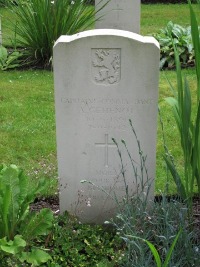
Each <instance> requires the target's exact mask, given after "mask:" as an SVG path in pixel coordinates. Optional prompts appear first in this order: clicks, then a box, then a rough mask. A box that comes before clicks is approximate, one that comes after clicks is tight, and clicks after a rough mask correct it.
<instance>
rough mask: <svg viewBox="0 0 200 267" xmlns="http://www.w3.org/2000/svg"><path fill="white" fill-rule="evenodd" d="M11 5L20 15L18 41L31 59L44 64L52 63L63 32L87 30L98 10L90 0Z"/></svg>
mask: <svg viewBox="0 0 200 267" xmlns="http://www.w3.org/2000/svg"><path fill="white" fill-rule="evenodd" d="M9 6H10V8H11V10H12V11H13V12H14V13H15V14H16V17H17V24H16V25H14V27H15V32H16V35H17V42H18V45H20V46H22V47H25V48H26V53H27V57H28V58H29V61H30V62H32V63H34V64H40V65H42V66H43V67H44V66H50V65H51V61H52V51H53V45H54V43H55V41H56V40H57V39H58V38H59V37H60V36H61V35H65V34H68V35H71V34H75V33H77V32H80V31H84V30H86V29H88V28H90V27H91V26H92V25H93V23H94V21H95V13H96V11H95V10H94V8H92V7H90V6H88V5H87V0H76V1H71V0H55V1H52V0H43V1H41V0H29V1H24V0H18V1H17V6H15V5H9ZM103 6H104V5H102V6H101V7H100V8H99V9H101V8H103Z"/></svg>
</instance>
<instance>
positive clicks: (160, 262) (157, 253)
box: [127, 229, 182, 267]
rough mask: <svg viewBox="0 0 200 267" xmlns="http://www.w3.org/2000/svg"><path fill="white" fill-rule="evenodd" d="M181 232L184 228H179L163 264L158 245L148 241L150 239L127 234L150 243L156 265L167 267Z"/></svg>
mask: <svg viewBox="0 0 200 267" xmlns="http://www.w3.org/2000/svg"><path fill="white" fill-rule="evenodd" d="M181 232H182V229H181V230H179V232H178V234H177V235H176V237H175V239H174V241H173V243H172V245H171V247H170V248H169V251H168V252H167V255H166V259H165V261H164V263H163V264H162V261H161V258H160V255H159V252H158V250H157V249H156V247H155V246H154V245H153V244H152V243H151V242H150V241H148V240H146V239H142V238H138V237H136V236H127V237H129V238H131V239H132V238H135V239H139V240H142V241H143V242H145V243H146V244H147V245H148V247H149V248H150V250H151V253H152V254H153V256H154V259H155V262H156V266H157V267H167V266H168V264H169V262H170V258H171V256H172V253H173V250H174V247H175V245H176V242H177V240H178V238H179V236H180V234H181Z"/></svg>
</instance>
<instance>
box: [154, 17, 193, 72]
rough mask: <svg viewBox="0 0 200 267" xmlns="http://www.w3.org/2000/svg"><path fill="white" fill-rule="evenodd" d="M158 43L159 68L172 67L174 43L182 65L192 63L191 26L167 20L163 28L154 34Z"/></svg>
mask: <svg viewBox="0 0 200 267" xmlns="http://www.w3.org/2000/svg"><path fill="white" fill-rule="evenodd" d="M154 37H155V38H156V39H157V40H158V42H159V43H160V68H161V69H162V68H174V67H175V54H174V44H175V45H176V49H177V52H178V55H179V58H180V62H181V65H182V66H183V67H186V66H193V65H194V48H193V44H192V36H191V27H187V28H184V27H182V26H180V25H177V24H173V23H172V22H171V21H170V22H168V24H167V26H166V27H165V28H164V29H161V30H160V32H159V33H157V34H154Z"/></svg>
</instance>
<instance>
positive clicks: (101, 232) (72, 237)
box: [43, 214, 123, 267]
mask: <svg viewBox="0 0 200 267" xmlns="http://www.w3.org/2000/svg"><path fill="white" fill-rule="evenodd" d="M43 242H45V244H46V248H47V249H48V250H50V255H51V257H52V262H49V263H48V265H47V266H51V267H53V266H56V267H60V266H71V267H86V266H87V267H95V266H96V267H97V266H98V267H100V266H104V267H111V266H115V265H116V263H118V262H119V261H120V257H121V254H122V249H123V242H122V240H121V239H120V238H119V236H117V235H116V232H115V231H114V230H113V229H109V228H108V229H106V228H104V227H103V226H99V225H88V224H81V223H80V222H79V221H78V220H77V219H76V218H73V217H71V216H69V215H67V214H65V215H60V216H59V217H58V218H56V219H55V221H54V226H53V230H52V232H51V233H50V234H49V238H48V241H47V239H45V240H44V241H43Z"/></svg>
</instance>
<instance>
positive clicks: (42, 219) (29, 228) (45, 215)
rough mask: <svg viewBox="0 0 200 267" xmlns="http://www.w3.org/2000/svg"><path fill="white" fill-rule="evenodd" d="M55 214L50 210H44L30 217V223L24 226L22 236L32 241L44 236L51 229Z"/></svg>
mask: <svg viewBox="0 0 200 267" xmlns="http://www.w3.org/2000/svg"><path fill="white" fill-rule="evenodd" d="M52 221H53V213H52V211H51V210H50V209H42V210H41V211H40V212H39V213H36V214H33V215H32V216H30V217H29V221H28V222H26V224H25V225H23V226H22V229H21V231H22V235H23V236H24V238H25V239H26V240H31V239H33V238H35V237H36V236H38V235H44V234H46V233H47V231H48V230H49V229H50V228H51V226H52Z"/></svg>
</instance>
